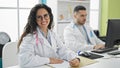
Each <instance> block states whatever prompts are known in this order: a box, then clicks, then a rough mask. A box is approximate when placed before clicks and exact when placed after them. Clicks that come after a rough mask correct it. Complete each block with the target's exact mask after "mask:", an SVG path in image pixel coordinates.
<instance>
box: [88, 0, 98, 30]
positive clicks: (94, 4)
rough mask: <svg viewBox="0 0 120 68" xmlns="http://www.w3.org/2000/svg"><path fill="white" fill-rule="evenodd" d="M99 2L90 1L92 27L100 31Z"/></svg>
mask: <svg viewBox="0 0 120 68" xmlns="http://www.w3.org/2000/svg"><path fill="white" fill-rule="evenodd" d="M99 3H100V1H99V0H90V25H91V27H92V28H93V30H99V13H100V12H99V11H100V10H99Z"/></svg>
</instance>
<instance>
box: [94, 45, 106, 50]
mask: <svg viewBox="0 0 120 68" xmlns="http://www.w3.org/2000/svg"><path fill="white" fill-rule="evenodd" d="M103 48H105V45H96V46H94V49H95V50H97V49H103Z"/></svg>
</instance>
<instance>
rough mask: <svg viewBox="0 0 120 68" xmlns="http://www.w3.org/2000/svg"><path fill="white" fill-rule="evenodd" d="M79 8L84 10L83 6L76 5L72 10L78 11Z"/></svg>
mask: <svg viewBox="0 0 120 68" xmlns="http://www.w3.org/2000/svg"><path fill="white" fill-rule="evenodd" d="M79 10H86V8H85V7H84V6H81V5H78V6H76V7H75V8H74V12H78V11H79Z"/></svg>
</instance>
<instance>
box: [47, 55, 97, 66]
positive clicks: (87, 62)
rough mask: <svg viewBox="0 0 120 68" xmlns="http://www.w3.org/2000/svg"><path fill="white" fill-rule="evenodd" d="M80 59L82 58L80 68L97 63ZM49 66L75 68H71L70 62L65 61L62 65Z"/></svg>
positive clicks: (83, 58)
mask: <svg viewBox="0 0 120 68" xmlns="http://www.w3.org/2000/svg"><path fill="white" fill-rule="evenodd" d="M79 58H80V67H83V66H87V65H90V64H93V63H96V62H97V61H96V60H93V59H88V58H85V57H82V56H80V57H79ZM48 66H50V67H51V68H73V67H70V65H69V62H68V61H64V62H63V63H61V64H48Z"/></svg>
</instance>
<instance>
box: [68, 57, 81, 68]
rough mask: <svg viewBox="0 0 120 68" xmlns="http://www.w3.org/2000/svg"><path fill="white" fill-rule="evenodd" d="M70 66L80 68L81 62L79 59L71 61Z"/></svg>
mask: <svg viewBox="0 0 120 68" xmlns="http://www.w3.org/2000/svg"><path fill="white" fill-rule="evenodd" d="M69 64H70V66H72V67H78V66H79V65H80V60H78V59H77V58H76V59H73V60H71V61H69Z"/></svg>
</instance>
